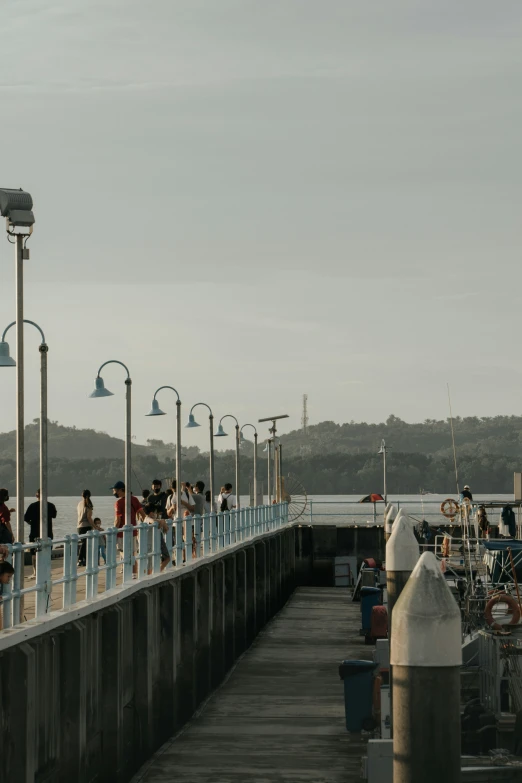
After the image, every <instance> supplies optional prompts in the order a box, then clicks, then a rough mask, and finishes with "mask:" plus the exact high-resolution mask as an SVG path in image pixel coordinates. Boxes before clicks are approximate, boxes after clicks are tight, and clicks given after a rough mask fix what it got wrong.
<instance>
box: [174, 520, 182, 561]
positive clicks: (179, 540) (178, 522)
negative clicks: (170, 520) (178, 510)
mask: <svg viewBox="0 0 522 783" xmlns="http://www.w3.org/2000/svg"><path fill="white" fill-rule="evenodd" d="M174 524H175V525H176V566H182V565H183V522H182V521H181V519H176V522H175V523H174Z"/></svg>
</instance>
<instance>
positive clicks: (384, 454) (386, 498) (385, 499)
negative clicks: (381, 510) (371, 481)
mask: <svg viewBox="0 0 522 783" xmlns="http://www.w3.org/2000/svg"><path fill="white" fill-rule="evenodd" d="M382 457H383V463H384V502H385V503H387V502H388V492H387V490H386V444H384V451H383V454H382Z"/></svg>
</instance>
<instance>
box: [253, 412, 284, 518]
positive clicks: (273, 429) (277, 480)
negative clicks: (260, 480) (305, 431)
mask: <svg viewBox="0 0 522 783" xmlns="http://www.w3.org/2000/svg"><path fill="white" fill-rule="evenodd" d="M288 418H289V416H288V413H283V414H281V415H280V416H267V417H266V418H265V419H258V424H263V423H264V422H265V421H271V422H272V426H271V427H270V428H269V430H268V431H269V432H270V434H271V436H272V437H271V438H269V439H268V441H267V446H268V502H269V503H271V502H272V486H271V477H270V464H271V459H272V454H271V448H270V443H271V442H273V443H274V458H275V450H276V432H277V429H276V421H279V419H288ZM273 473H274V476H273V478H274V483H275V485H276V487H277V488H278V489H276V491H275V493H274V494H275V496H276V497H277V496H281V495H282V487H281V476H280V475H277V472H276V471H274V472H273Z"/></svg>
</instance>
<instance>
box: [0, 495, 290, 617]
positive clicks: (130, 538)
mask: <svg viewBox="0 0 522 783" xmlns="http://www.w3.org/2000/svg"><path fill="white" fill-rule="evenodd" d="M160 524H161V525H162V526H163V527H164V529H165V526H166V532H165V534H164V535H165V544H166V546H167V550H168V555H169V561H168V565H167V566H166V568H165V570H167V569H170V570H177V569H181V568H183V566H184V565H187V564H189V563H191V562H193V561H194V560H198V559H200V558H203V557H206V556H209V555H212V554H215V553H217V552H221V551H223V550H224V549H227V548H228V547H231V546H234V545H235V544H237V543H240V542H242V541H246V540H248V539H251V538H254V537H256V536H259V535H261V534H263V533H267V532H270V531H272V530H276V529H279V528H281V527H283V526H285V525H287V524H288V504H287V503H277V504H273V505H270V506H257V507H246V508H241V509H238V510H234V511H224V512H221V511H220V512H218V513H216V512H213V513H211V514H206V515H205V516H198V515H194V516H191V517H185V518H183V519H176V520H170V519H169V520H162V521H161V523H160V522H159V521H154V522H152V523H151V524H149V523H141V524H139V525H136V527H132V526H131V525H126V526H124V527H123V528H116V527H112V528H109V529H107V530H103V531H98V530H91V531H89V532H88V533H85V534H84V535H81V536H79V535H77V534H73V535H68V536H65V537H64V538H59V539H56V540H55V541H51V540H49V541H37V542H35V543H31V544H13V545H12V546H9V547H8V552H9V554H8V557H7V560H8V561H9V562H11V563H12V565H13V567H14V570H15V574H14V580H13V585H12V586H11V585H10V584H9V585H4V586H3V588H4V589H3V594H2V613H3V627H4V629H6V628H11V627H13V626H15V625H19V624H20V623H21V622H23V621H24V618H23V617H21V611H20V609H21V605H22V599H23V597H24V596H28V595H30V594H32V593H35V596H36V598H35V617H42V616H44V615H46V614H48V613H49V612H50V611H52V610H53V607H52V600H56V599H55V596H53V588H56V587H59V586H61V587H62V591H61V592H62V607H61V608H62V609H63V610H69V609H71V607H73V606H74V605H75V604H76V603H78V600H77V585H78V582H79V580H81V579H85V599H82V600H87V601H95V600H96V599H97V598H100V597H101V596H103V595H104V594H105V593H107V592H108V591H109V590H112V589H114V588H115V587H116V586H117V582H118V575H120V576H122V580H121V582H120V585H119V586H121V585H123V586H125V585H129V584H132V581H133V580H134V579H138V580H140V579H144V578H146V577H147V576H149V575H151V574H158V573H160V570H161V558H162V554H161V538H162V535H163V534H162V532H161V530H160ZM83 540H84V541H85V542H86V566H85V568H83V567H81V566H78V549H79V544H80V542H82V541H83ZM104 541H105V542H106V547H105V550H106V562H105V563H104V564H103V565H100V564H99V560H100V557H99V555H100V546H101V545H103V542H104ZM136 542H137V543H136ZM58 546H63V561H62V562H63V567H62V569H61V571H62V574H61V575H60V576H59V577H58V578H54V579H53V569H52V558H51V552H52V549H53V548H56V547H58ZM28 551H29V552H31V553H32V554H35V555H36V579H35V583H34V584H33V585H31V586H30V587H25V588H24V589H23V590H22V589H20V585H21V581H20V574H21V573H22V568H24V560H25V553H26V552H28ZM118 556H119V557H118ZM55 570H57V569H55ZM59 570H60V569H58V571H59ZM100 574H105V585H104V587H103V590H102V591H101V592H100V589H99V588H100V585H99V576H100Z"/></svg>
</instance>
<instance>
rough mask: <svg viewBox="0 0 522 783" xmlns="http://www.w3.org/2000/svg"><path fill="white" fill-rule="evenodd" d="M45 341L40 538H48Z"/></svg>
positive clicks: (42, 357)
mask: <svg viewBox="0 0 522 783" xmlns="http://www.w3.org/2000/svg"><path fill="white" fill-rule="evenodd" d="M48 351H49V348H48V346H47V345H46V343H42V344H41V345H40V538H41V539H45V540H47V539H48V538H49V514H48V513H47V491H48V490H47V352H48Z"/></svg>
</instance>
